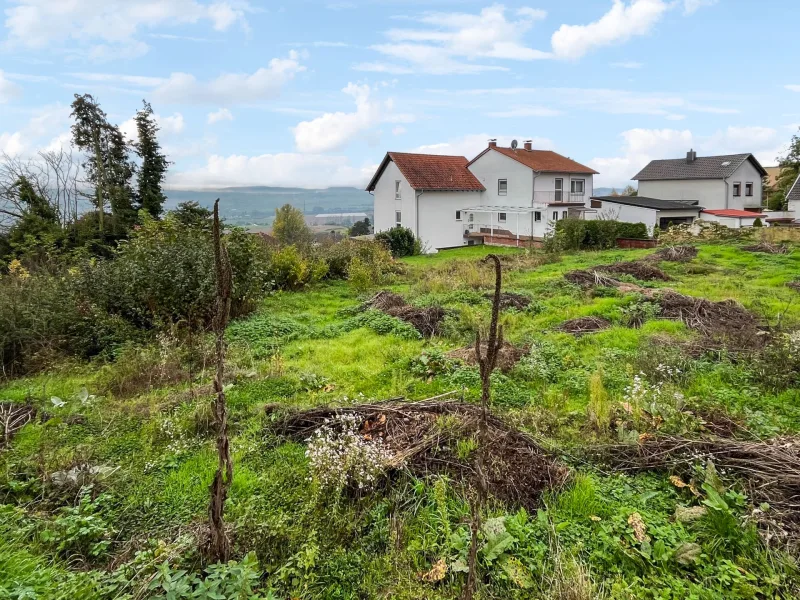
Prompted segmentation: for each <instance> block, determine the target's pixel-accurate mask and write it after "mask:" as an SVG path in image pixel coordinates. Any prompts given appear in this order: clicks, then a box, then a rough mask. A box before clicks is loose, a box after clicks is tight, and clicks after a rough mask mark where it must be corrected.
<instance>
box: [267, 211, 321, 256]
mask: <svg viewBox="0 0 800 600" xmlns="http://www.w3.org/2000/svg"><path fill="white" fill-rule="evenodd" d="M272 234H273V235H274V236H275V238H276V239H277V240H278V241H279V242H280V243H281V244H282V245H285V246H299V247H301V248H306V247H307V246H309V245H310V244H311V240H312V237H313V236H312V234H311V229H309V227H308V225H306V218H305V217H304V216H303V213H302V212H300V211H299V210H298V209H296V208H295V207H294V206H292V205H291V204H284V205H283V206H281V207H280V208H276V209H275V220H274V221H273V222H272Z"/></svg>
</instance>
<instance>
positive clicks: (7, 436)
mask: <svg viewBox="0 0 800 600" xmlns="http://www.w3.org/2000/svg"><path fill="white" fill-rule="evenodd" d="M35 416H36V408H35V407H33V406H31V405H29V404H15V403H13V402H0V447H3V448H5V447H7V446H8V444H9V443H10V442H11V440H12V439H13V437H14V436H15V435H16V434H17V432H18V431H19V430H20V429H22V428H23V427H24V426H25V425H27V424H28V423H29V422H30V421H31V420H32V419H33V418H34V417H35Z"/></svg>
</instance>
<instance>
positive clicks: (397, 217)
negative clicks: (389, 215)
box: [394, 210, 403, 227]
mask: <svg viewBox="0 0 800 600" xmlns="http://www.w3.org/2000/svg"><path fill="white" fill-rule="evenodd" d="M394 224H395V225H397V226H398V227H400V226H401V225H402V224H403V214H402V213H401V212H400V211H399V210H396V211H394Z"/></svg>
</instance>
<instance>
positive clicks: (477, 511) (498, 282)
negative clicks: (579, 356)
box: [463, 254, 503, 600]
mask: <svg viewBox="0 0 800 600" xmlns="http://www.w3.org/2000/svg"><path fill="white" fill-rule="evenodd" d="M484 260H485V261H486V262H494V271H495V283H494V297H493V299H492V320H491V322H490V324H489V339H488V340H487V343H486V352H484V351H483V349H482V348H481V346H482V344H481V332H480V330H478V332H477V333H476V334H475V357H476V358H477V360H478V367H479V369H480V374H481V420H480V422H479V423H478V448H477V451H476V453H475V475H476V479H477V483H478V485H477V489H476V491H475V497H474V498H473V499H472V501H471V502H470V509H471V513H472V519H471V522H470V529H471V533H472V537H471V540H470V545H469V555H468V558H467V565H468V567H469V573H468V575H467V585H466V587H465V588H464V594H463V598H464V600H472V597H473V596H474V594H475V587H476V585H477V570H478V533H479V532H480V529H481V511H482V510H483V507H484V506H485V505H486V500H487V497H488V495H489V485H488V482H487V479H486V453H487V452H488V450H489V448H488V444H489V436H488V435H487V433H488V431H489V424H488V416H489V403H490V401H491V393H492V384H491V378H492V372H493V371H494V368H495V366H497V355H498V353H499V352H500V349H501V348H502V347H503V328H502V327H501V326H500V325H499V320H500V291H501V288H502V283H503V267H502V265H501V264H500V258H499V257H498V256H497V255H496V254H490V255H488V256H487V257H486V258H485V259H484Z"/></svg>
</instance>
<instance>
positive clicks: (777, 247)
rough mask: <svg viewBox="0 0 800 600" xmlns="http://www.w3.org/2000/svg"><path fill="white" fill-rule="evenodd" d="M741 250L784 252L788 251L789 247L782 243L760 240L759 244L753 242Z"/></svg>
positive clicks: (771, 252) (766, 252)
mask: <svg viewBox="0 0 800 600" xmlns="http://www.w3.org/2000/svg"><path fill="white" fill-rule="evenodd" d="M742 250H745V251H747V252H764V253H765V254H786V253H787V252H789V247H788V246H785V245H783V244H770V243H769V242H761V243H760V244H753V245H752V246H744V247H743V248H742Z"/></svg>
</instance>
